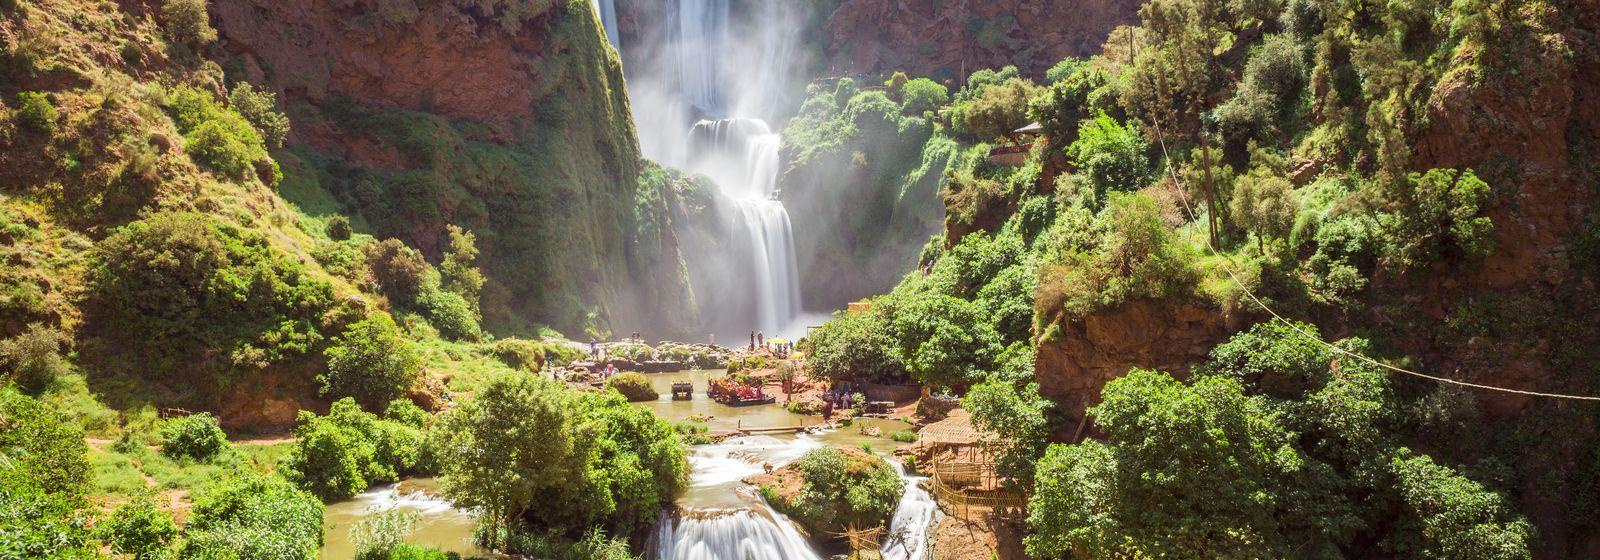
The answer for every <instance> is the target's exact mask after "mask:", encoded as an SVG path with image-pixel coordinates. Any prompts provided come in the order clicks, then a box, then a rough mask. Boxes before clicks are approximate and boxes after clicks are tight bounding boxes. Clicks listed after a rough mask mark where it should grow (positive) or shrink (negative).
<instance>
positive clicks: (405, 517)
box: [350, 508, 417, 560]
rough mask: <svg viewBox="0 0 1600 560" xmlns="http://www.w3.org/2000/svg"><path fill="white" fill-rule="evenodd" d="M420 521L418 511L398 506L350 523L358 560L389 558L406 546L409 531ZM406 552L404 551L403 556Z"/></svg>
mask: <svg viewBox="0 0 1600 560" xmlns="http://www.w3.org/2000/svg"><path fill="white" fill-rule="evenodd" d="M416 523H417V513H416V512H414V511H406V510H401V509H398V508H394V509H389V510H387V511H384V512H382V513H378V514H376V515H370V516H367V517H365V518H362V519H361V520H360V521H357V522H355V524H353V525H351V526H350V543H351V544H352V545H353V546H354V547H355V549H356V560H388V559H390V558H393V557H394V556H396V554H395V552H397V551H396V550H395V549H396V548H398V547H400V546H402V545H404V544H405V543H404V541H405V537H406V534H407V533H410V532H411V528H412V527H413V526H415V525H416ZM405 554H407V553H406V552H401V554H400V555H401V556H404V555H405Z"/></svg>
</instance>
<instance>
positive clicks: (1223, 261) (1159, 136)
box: [1151, 116, 1600, 401]
mask: <svg viewBox="0 0 1600 560" xmlns="http://www.w3.org/2000/svg"><path fill="white" fill-rule="evenodd" d="M1151 120H1152V122H1154V124H1155V128H1156V142H1157V143H1159V144H1160V145H1161V155H1162V156H1163V157H1165V158H1166V160H1167V174H1168V176H1170V177H1172V183H1173V188H1175V189H1177V191H1178V200H1179V201H1181V202H1182V203H1183V209H1184V211H1185V212H1186V213H1188V214H1189V221H1191V222H1198V221H1199V220H1200V218H1199V216H1198V215H1197V214H1196V213H1195V211H1194V207H1192V206H1190V205H1189V194H1188V190H1187V189H1186V188H1185V187H1184V185H1183V181H1182V180H1181V179H1179V178H1178V173H1177V171H1175V170H1174V169H1173V166H1172V154H1170V153H1168V152H1167V140H1166V135H1165V134H1163V133H1162V131H1161V119H1160V118H1158V117H1155V116H1152V117H1151ZM1210 212H1212V213H1215V212H1216V208H1211V209H1210ZM1205 243H1206V250H1208V251H1211V254H1212V255H1213V256H1216V257H1218V258H1219V259H1220V266H1221V267H1222V270H1223V271H1224V272H1227V273H1228V278H1229V279H1230V280H1232V281H1233V284H1234V285H1235V286H1238V287H1239V290H1241V291H1243V292H1244V294H1245V295H1246V296H1249V297H1250V301H1253V302H1255V304H1256V306H1258V307H1260V308H1261V309H1262V310H1265V311H1266V312H1267V313H1268V314H1270V315H1272V318H1273V319H1274V320H1276V321H1278V322H1280V323H1283V324H1284V325H1285V326H1287V327H1289V328H1290V329H1291V330H1293V331H1294V332H1296V333H1298V334H1300V336H1303V337H1306V338H1308V339H1311V340H1315V341H1317V343H1318V344H1321V345H1323V346H1326V347H1328V349H1330V350H1332V351H1334V352H1335V353H1338V354H1342V355H1345V356H1349V357H1352V358H1355V359H1358V360H1361V361H1364V362H1367V363H1369V364H1372V365H1375V366H1378V367H1380V368H1383V369H1387V370H1389V371H1393V372H1396V373H1402V374H1405V375H1410V376H1414V377H1420V378H1423V379H1428V380H1432V381H1436V382H1439V383H1447V384H1450V385H1457V386H1461V387H1468V388H1472V389H1479V390H1484V391H1496V392H1501V393H1510V394H1514V395H1525V396H1530V397H1548V398H1553V399H1570V400H1579V401H1600V397H1595V396H1588V395H1567V394H1562V393H1545V392H1541V391H1523V390H1521V389H1511V388H1508V387H1496V386H1493V385H1483V384H1481V383H1471V382H1467V381H1460V380H1456V379H1450V378H1448V377H1440V376H1437V375H1429V374H1426V373H1422V372H1417V371H1411V370H1409V369H1405V368H1402V367H1399V366H1393V365H1389V364H1386V363H1384V362H1380V361H1378V360H1375V359H1373V358H1370V357H1368V356H1367V355H1365V354H1359V353H1356V352H1351V351H1349V350H1345V349H1344V348H1340V347H1339V346H1338V345H1335V344H1333V343H1330V342H1328V341H1326V340H1323V339H1322V337H1321V336H1317V335H1314V334H1312V333H1309V332H1306V330H1305V329H1303V328H1301V327H1300V325H1298V324H1296V323H1295V322H1294V321H1290V320H1289V319H1287V318H1285V317H1284V316H1283V315H1281V314H1279V313H1278V312H1277V311H1276V310H1274V309H1272V308H1271V307H1268V306H1267V304H1266V302H1263V301H1261V298H1259V297H1256V294H1255V292H1252V291H1250V288H1249V287H1246V286H1245V285H1244V282H1242V281H1240V280H1239V276H1238V275H1237V274H1234V272H1233V267H1231V266H1228V264H1229V263H1230V262H1231V259H1229V258H1228V256H1227V255H1225V254H1223V253H1222V252H1221V251H1218V250H1217V248H1216V246H1214V245H1212V244H1211V238H1210V237H1209V236H1208V237H1206V241H1205Z"/></svg>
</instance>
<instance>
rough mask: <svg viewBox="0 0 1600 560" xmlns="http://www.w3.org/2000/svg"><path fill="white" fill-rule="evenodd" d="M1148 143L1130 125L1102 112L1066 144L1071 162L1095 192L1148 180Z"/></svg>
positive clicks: (1140, 184)
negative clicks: (1086, 178) (1146, 153)
mask: <svg viewBox="0 0 1600 560" xmlns="http://www.w3.org/2000/svg"><path fill="white" fill-rule="evenodd" d="M1149 149H1150V144H1149V143H1148V142H1145V140H1144V137H1143V136H1141V135H1140V134H1139V132H1138V131H1137V130H1134V128H1133V127H1132V126H1123V125H1121V124H1118V123H1117V122H1116V121H1115V120H1112V118H1111V117H1109V116H1106V114H1105V113H1100V114H1099V115H1097V116H1095V118H1094V119H1093V120H1091V121H1087V122H1084V123H1083V124H1082V125H1080V126H1079V127H1078V139H1077V140H1075V141H1073V143H1072V145H1071V146H1068V147H1067V154H1068V155H1070V156H1072V163H1073V165H1075V166H1077V168H1078V170H1079V172H1081V173H1083V174H1084V175H1085V176H1087V177H1088V178H1089V182H1090V183H1091V184H1092V185H1094V188H1095V191H1096V192H1097V193H1106V192H1110V191H1132V190H1138V189H1140V188H1142V187H1144V185H1145V182H1146V181H1148V180H1149V179H1150V174H1151V171H1152V169H1151V166H1150V160H1149V158H1147V157H1146V156H1145V152H1146V151H1148V150H1149Z"/></svg>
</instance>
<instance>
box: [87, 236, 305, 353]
mask: <svg viewBox="0 0 1600 560" xmlns="http://www.w3.org/2000/svg"><path fill="white" fill-rule="evenodd" d="M93 259H94V262H93V266H92V268H91V271H90V282H91V286H92V294H93V297H94V302H93V303H94V304H95V305H94V306H93V307H94V309H95V310H97V311H98V312H99V313H101V314H102V317H101V318H102V319H103V320H104V321H105V323H106V324H111V325H116V329H117V332H116V333H115V339H116V340H117V341H118V343H119V344H120V345H121V347H120V348H119V350H126V349H129V348H131V349H136V350H142V351H143V352H144V354H143V356H144V357H145V358H146V359H147V360H149V361H150V363H147V364H144V365H145V366H146V367H147V368H149V369H151V370H152V371H153V372H164V371H171V370H176V369H178V368H180V367H182V368H194V366H195V364H196V363H200V364H202V365H203V366H204V367H203V368H202V369H201V371H203V372H205V373H209V374H212V375H213V376H217V377H221V376H222V375H223V374H227V373H231V372H233V371H236V370H246V371H248V370H252V369H259V368H263V367H266V366H268V365H271V364H273V363H277V362H281V361H284V360H287V359H290V358H295V357H299V356H303V355H305V354H308V353H310V352H311V351H313V350H314V349H315V347H317V346H319V345H320V344H321V342H322V340H323V338H322V334H321V330H320V329H321V327H322V321H323V320H324V319H325V317H326V315H325V313H326V312H327V311H329V310H331V309H332V308H333V307H334V305H335V301H334V297H333V288H332V285H330V284H329V283H328V282H327V281H325V280H321V279H317V278H313V277H311V276H310V275H309V274H308V273H307V271H306V268H305V265H303V264H301V263H299V262H298V261H296V260H294V259H292V258H290V257H289V256H288V255H286V254H284V253H283V252H282V251H281V250H279V249H277V248H275V247H273V246H272V245H271V244H270V243H269V242H268V241H267V239H265V238H264V237H262V236H261V235H260V234H259V233H256V232H254V231H251V230H245V229H241V228H239V227H237V226H235V225H233V224H229V223H225V222H219V221H217V220H216V219H215V218H213V217H211V216H208V215H204V214H195V213H160V214H156V215H153V216H151V217H149V218H146V219H143V220H139V221H136V222H133V223H130V224H128V225H126V226H123V227H121V228H118V229H116V230H114V231H113V232H112V234H111V235H110V236H108V237H107V238H106V239H104V240H102V241H101V242H100V243H99V244H98V245H97V246H96V248H95V251H94V255H93ZM219 355H220V356H221V357H222V358H223V362H222V363H216V362H212V361H209V360H216V357H217V356H219ZM190 379H191V380H194V381H201V382H215V381H219V380H220V379H217V378H211V379H206V378H194V377H191V378H190Z"/></svg>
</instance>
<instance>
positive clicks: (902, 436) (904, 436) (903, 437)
mask: <svg viewBox="0 0 1600 560" xmlns="http://www.w3.org/2000/svg"><path fill="white" fill-rule="evenodd" d="M889 439H892V440H895V441H897V442H900V443H912V442H915V441H917V433H916V432H913V431H909V430H901V431H898V432H895V433H892V434H889Z"/></svg>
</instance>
